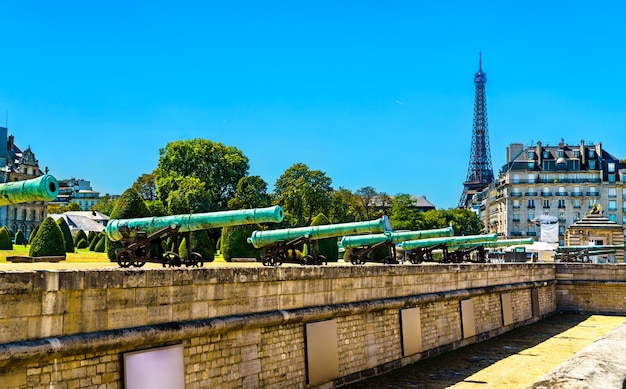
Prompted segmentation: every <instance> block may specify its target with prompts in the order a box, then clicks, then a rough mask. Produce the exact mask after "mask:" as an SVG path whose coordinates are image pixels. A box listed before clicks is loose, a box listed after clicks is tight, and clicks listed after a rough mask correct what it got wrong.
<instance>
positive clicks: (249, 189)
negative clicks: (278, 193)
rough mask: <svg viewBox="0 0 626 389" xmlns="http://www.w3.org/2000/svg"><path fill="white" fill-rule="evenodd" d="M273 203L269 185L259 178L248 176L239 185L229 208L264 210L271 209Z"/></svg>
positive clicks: (229, 202)
mask: <svg viewBox="0 0 626 389" xmlns="http://www.w3.org/2000/svg"><path fill="white" fill-rule="evenodd" d="M271 202H272V198H271V196H270V195H269V194H268V193H267V183H266V182H265V181H263V179H262V178H261V177H259V176H246V177H242V178H241V179H240V180H239V182H238V183H237V188H236V189H235V195H234V197H233V198H232V199H230V200H229V201H228V208H229V209H252V208H262V207H269V206H270V204H271Z"/></svg>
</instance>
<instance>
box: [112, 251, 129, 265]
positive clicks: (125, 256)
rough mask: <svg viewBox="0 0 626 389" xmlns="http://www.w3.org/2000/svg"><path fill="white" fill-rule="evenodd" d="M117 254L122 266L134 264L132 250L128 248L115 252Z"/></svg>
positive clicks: (118, 261) (118, 262) (119, 263)
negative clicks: (131, 256) (131, 255)
mask: <svg viewBox="0 0 626 389" xmlns="http://www.w3.org/2000/svg"><path fill="white" fill-rule="evenodd" d="M115 256H116V257H117V264H118V265H120V267H130V265H131V264H132V261H131V259H130V252H128V251H126V250H122V251H118V252H117V253H115Z"/></svg>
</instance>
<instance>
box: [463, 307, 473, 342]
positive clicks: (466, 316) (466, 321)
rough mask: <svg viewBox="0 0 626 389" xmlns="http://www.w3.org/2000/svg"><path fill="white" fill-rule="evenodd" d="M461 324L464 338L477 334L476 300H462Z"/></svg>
mask: <svg viewBox="0 0 626 389" xmlns="http://www.w3.org/2000/svg"><path fill="white" fill-rule="evenodd" d="M461 324H462V330H463V339H466V338H470V337H472V336H474V335H476V323H475V320H474V301H473V300H472V299H467V300H461Z"/></svg>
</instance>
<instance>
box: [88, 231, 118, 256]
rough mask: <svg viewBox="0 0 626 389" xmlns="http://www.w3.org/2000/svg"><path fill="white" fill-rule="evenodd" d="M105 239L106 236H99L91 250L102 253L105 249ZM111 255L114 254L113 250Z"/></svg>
mask: <svg viewBox="0 0 626 389" xmlns="http://www.w3.org/2000/svg"><path fill="white" fill-rule="evenodd" d="M107 240H108V238H107V237H106V236H102V237H100V239H99V240H98V243H97V244H96V247H94V249H93V251H95V252H96V253H103V252H104V251H105V250H106V249H107V243H106V242H107ZM113 255H114V256H115V252H114V253H113Z"/></svg>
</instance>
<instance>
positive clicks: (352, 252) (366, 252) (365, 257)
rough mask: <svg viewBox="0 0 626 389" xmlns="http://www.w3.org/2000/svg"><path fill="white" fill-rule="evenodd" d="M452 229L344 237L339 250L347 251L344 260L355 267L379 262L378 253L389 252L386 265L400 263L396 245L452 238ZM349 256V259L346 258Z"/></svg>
mask: <svg viewBox="0 0 626 389" xmlns="http://www.w3.org/2000/svg"><path fill="white" fill-rule="evenodd" d="M453 234H454V230H453V229H452V227H446V228H436V229H431V230H419V231H394V232H384V233H382V234H371V235H354V236H344V237H343V238H341V240H340V241H339V242H338V243H337V245H338V246H339V249H340V250H341V249H344V250H346V249H347V250H346V254H344V260H346V259H348V260H349V261H350V262H351V263H352V264H353V265H361V264H363V263H365V262H367V261H372V262H379V260H378V259H377V258H376V253H377V252H379V250H380V252H382V250H383V248H385V249H386V250H387V255H386V256H385V257H384V259H382V262H383V263H385V264H390V263H399V262H398V260H397V256H396V243H399V242H404V241H407V240H416V239H425V238H435V237H445V236H452V235H453ZM346 255H347V257H346Z"/></svg>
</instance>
